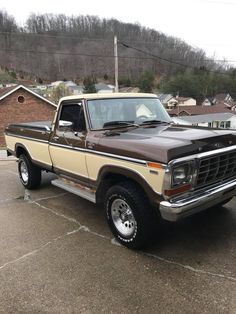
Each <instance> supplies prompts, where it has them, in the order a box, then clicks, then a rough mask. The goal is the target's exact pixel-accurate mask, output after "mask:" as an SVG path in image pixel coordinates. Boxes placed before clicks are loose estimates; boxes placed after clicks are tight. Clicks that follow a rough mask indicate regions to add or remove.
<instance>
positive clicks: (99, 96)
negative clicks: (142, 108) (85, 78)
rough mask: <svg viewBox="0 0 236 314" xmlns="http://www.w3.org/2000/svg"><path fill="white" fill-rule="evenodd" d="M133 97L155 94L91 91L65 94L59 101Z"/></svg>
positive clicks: (151, 96) (153, 95) (152, 95)
mask: <svg viewBox="0 0 236 314" xmlns="http://www.w3.org/2000/svg"><path fill="white" fill-rule="evenodd" d="M134 97H139V98H144V97H145V98H146V97H148V98H149V97H150V98H153V97H155V98H157V95H155V94H148V93H93V94H81V95H73V96H66V97H63V98H61V99H60V102H59V103H61V102H62V101H65V100H75V99H104V98H134Z"/></svg>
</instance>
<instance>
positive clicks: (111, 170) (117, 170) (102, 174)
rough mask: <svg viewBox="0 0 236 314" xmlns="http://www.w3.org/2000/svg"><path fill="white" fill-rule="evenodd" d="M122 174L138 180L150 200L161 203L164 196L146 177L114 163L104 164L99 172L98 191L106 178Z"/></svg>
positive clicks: (109, 178)
mask: <svg viewBox="0 0 236 314" xmlns="http://www.w3.org/2000/svg"><path fill="white" fill-rule="evenodd" d="M119 175H120V176H121V177H125V178H127V179H130V180H132V181H134V182H136V183H137V184H138V185H139V186H141V188H142V189H143V190H144V192H145V193H146V195H147V197H148V199H149V201H150V203H151V204H155V205H157V204H159V203H160V202H161V201H162V200H163V197H162V196H161V195H159V194H157V193H156V192H155V191H154V190H153V189H152V187H151V186H150V185H149V184H148V183H147V181H146V180H145V178H143V177H142V176H141V175H140V174H139V173H138V172H136V171H134V170H131V169H127V168H124V167H120V166H114V165H105V166H103V167H102V168H101V169H100V171H99V173H98V180H97V182H96V185H97V191H99V189H100V187H101V186H102V183H103V182H104V181H106V180H111V181H112V180H114V179H113V177H115V176H119Z"/></svg>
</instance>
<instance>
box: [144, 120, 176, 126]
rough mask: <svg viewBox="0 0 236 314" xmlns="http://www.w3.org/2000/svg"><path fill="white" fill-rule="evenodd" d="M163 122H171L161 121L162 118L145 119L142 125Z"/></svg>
mask: <svg viewBox="0 0 236 314" xmlns="http://www.w3.org/2000/svg"><path fill="white" fill-rule="evenodd" d="M161 123H166V124H169V123H170V122H167V121H161V120H146V121H143V122H142V123H141V124H140V125H147V124H161Z"/></svg>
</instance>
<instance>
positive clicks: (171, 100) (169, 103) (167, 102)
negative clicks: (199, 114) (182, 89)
mask: <svg viewBox="0 0 236 314" xmlns="http://www.w3.org/2000/svg"><path fill="white" fill-rule="evenodd" d="M157 97H158V99H159V100H160V102H161V103H162V105H163V106H164V107H165V108H167V109H170V110H171V109H173V108H175V106H176V105H177V103H178V101H177V99H176V98H175V97H174V96H173V95H171V94H160V95H157Z"/></svg>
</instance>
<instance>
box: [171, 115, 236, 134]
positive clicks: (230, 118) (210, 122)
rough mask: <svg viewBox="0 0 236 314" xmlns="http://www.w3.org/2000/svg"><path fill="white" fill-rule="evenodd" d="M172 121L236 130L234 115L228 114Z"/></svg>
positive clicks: (196, 116) (187, 117) (183, 117)
mask: <svg viewBox="0 0 236 314" xmlns="http://www.w3.org/2000/svg"><path fill="white" fill-rule="evenodd" d="M175 119H178V120H175ZM173 121H174V122H175V123H177V124H185V125H194V126H203V127H212V128H222V129H235V130H236V115H235V114H234V113H230V112H223V113H212V114H204V115H195V116H181V117H178V118H173Z"/></svg>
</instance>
